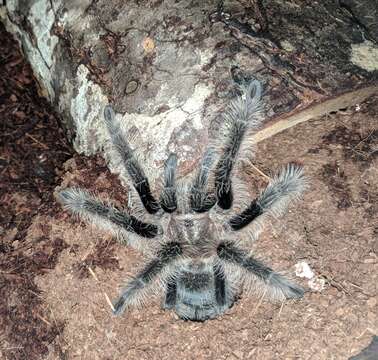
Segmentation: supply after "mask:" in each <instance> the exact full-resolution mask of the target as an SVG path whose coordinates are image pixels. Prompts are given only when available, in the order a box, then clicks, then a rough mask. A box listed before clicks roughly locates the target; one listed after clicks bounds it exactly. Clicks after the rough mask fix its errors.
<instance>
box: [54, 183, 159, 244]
mask: <svg viewBox="0 0 378 360" xmlns="http://www.w3.org/2000/svg"><path fill="white" fill-rule="evenodd" d="M59 200H60V201H61V203H62V204H63V205H64V207H65V208H66V209H67V210H69V211H70V212H71V213H73V214H76V215H78V216H80V217H81V218H83V219H84V220H87V221H90V222H92V223H94V224H95V225H99V226H100V227H104V228H107V229H109V228H114V225H115V226H116V228H119V229H120V230H126V231H128V232H133V233H135V234H137V235H140V236H142V237H145V238H153V237H155V236H156V235H158V234H159V233H160V228H159V227H158V226H157V225H154V224H148V223H145V222H142V221H141V220H138V219H137V218H136V217H134V216H132V215H130V214H127V213H125V212H123V211H120V210H117V209H115V208H114V207H112V206H108V205H105V204H104V203H103V202H102V201H100V200H99V199H97V198H95V197H94V196H92V195H90V194H89V193H88V192H87V191H84V190H81V189H75V188H67V189H64V190H63V191H61V192H60V193H59Z"/></svg>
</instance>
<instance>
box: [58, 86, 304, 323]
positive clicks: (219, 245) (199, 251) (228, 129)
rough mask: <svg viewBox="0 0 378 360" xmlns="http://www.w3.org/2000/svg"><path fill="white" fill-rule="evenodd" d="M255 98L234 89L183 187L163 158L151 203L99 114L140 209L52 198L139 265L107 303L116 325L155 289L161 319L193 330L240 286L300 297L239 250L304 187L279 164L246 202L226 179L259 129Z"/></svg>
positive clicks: (236, 184) (83, 198) (130, 153)
mask: <svg viewBox="0 0 378 360" xmlns="http://www.w3.org/2000/svg"><path fill="white" fill-rule="evenodd" d="M261 95H262V87H261V84H260V82H258V81H257V80H253V81H250V82H248V83H247V82H246V83H244V84H242V85H239V92H238V95H237V96H236V97H235V98H234V99H233V100H232V101H231V103H230V105H229V106H228V107H227V108H226V110H225V112H224V114H223V116H222V122H221V124H220V126H219V132H218V135H217V136H216V139H215V140H213V141H210V142H209V145H208V148H207V150H206V152H205V154H204V156H203V159H202V161H201V163H200V165H199V167H198V171H197V173H196V175H195V176H194V177H193V178H192V179H189V180H188V179H186V180H185V179H183V180H179V179H176V167H177V157H176V155H175V154H173V153H172V154H170V155H169V157H168V159H167V160H166V162H165V164H164V177H163V181H162V191H161V196H160V198H159V199H158V200H157V198H156V197H155V196H154V195H153V192H152V191H151V188H150V185H149V182H148V179H147V176H146V175H145V172H144V170H143V168H142V166H141V164H140V161H138V160H137V156H136V152H135V151H134V150H133V149H132V148H131V146H130V145H129V143H128V141H127V139H126V137H125V136H124V135H123V134H122V132H121V129H120V127H119V125H118V124H117V122H116V119H115V114H114V112H113V110H112V108H111V107H110V106H109V105H108V106H106V107H105V110H104V118H105V123H106V127H107V130H108V133H109V138H110V142H111V146H112V149H113V151H114V154H115V155H116V156H117V157H118V159H119V160H120V161H121V163H122V165H123V168H124V171H125V175H126V177H127V178H128V181H131V183H132V186H131V190H130V192H131V196H132V197H133V196H134V197H139V200H140V202H141V204H143V207H142V206H140V205H139V207H138V206H135V204H134V205H133V206H132V207H131V210H127V211H126V210H119V209H116V208H115V207H113V206H112V205H110V204H105V203H104V202H102V201H101V200H99V199H98V198H96V197H95V196H93V195H91V194H90V193H88V192H86V191H85V190H82V189H78V188H67V189H65V190H63V191H61V192H60V193H59V198H60V201H61V202H62V204H63V205H64V206H65V208H66V209H68V210H69V211H70V212H72V213H74V214H76V215H78V216H79V217H81V218H83V219H85V220H87V221H90V222H92V223H94V224H96V225H98V226H100V227H103V228H106V229H108V230H111V231H113V232H114V233H116V235H118V239H119V240H120V241H121V243H127V244H128V245H130V246H132V247H134V248H136V249H138V250H141V251H142V252H143V253H145V254H147V255H148V257H149V258H148V262H147V264H146V265H145V267H144V268H143V269H141V270H140V271H139V272H138V273H137V275H136V276H135V277H134V278H133V279H132V280H131V281H130V282H129V283H128V284H127V285H126V287H125V288H124V289H123V291H122V292H121V294H120V297H119V299H118V300H117V301H116V302H115V303H114V313H115V314H116V315H118V314H121V313H123V311H124V310H125V309H126V308H128V307H129V306H131V305H135V304H139V303H140V302H141V301H143V300H144V299H145V298H147V297H148V296H150V295H151V292H153V291H155V292H157V291H159V290H162V289H163V290H164V291H165V299H164V302H163V307H164V308H165V309H174V310H175V312H176V313H177V314H178V316H179V317H180V318H182V319H188V320H196V321H204V320H206V319H212V318H215V317H217V316H218V315H220V314H222V313H224V312H225V310H226V309H228V308H230V307H231V306H232V305H233V303H234V301H235V300H236V298H237V297H238V295H239V294H240V288H241V286H242V285H243V286H244V288H247V289H251V290H252V291H254V292H256V291H258V292H260V293H261V294H263V296H265V295H266V296H268V297H270V298H271V299H273V300H279V301H283V300H284V299H289V298H300V297H302V296H303V294H304V290H303V289H302V288H301V287H300V286H298V285H296V284H295V283H293V282H291V281H290V280H289V279H287V278H286V277H284V276H283V275H281V274H279V273H277V272H275V271H273V270H272V269H271V268H270V267H268V266H266V265H264V264H263V263H262V262H260V261H259V260H257V259H256V258H255V257H254V256H253V255H251V254H250V253H249V251H247V250H245V247H246V246H248V245H251V243H252V242H253V241H254V240H255V239H256V238H257V237H258V235H259V233H260V231H261V225H262V223H263V221H264V220H266V219H267V217H268V218H270V219H273V220H274V219H275V218H276V217H277V216H279V215H282V214H283V212H284V210H285V209H286V208H287V205H288V204H289V203H290V202H291V201H292V200H294V199H297V198H298V197H300V195H301V193H302V192H303V190H304V189H305V185H306V183H305V179H304V176H303V171H302V168H301V167H300V166H299V165H297V164H288V165H287V166H285V167H283V168H282V169H281V171H280V172H278V174H277V175H275V176H274V177H273V178H272V179H271V181H270V182H269V184H268V185H267V187H266V188H265V189H264V190H263V191H262V192H261V193H260V195H258V196H257V197H256V198H255V199H254V200H249V199H248V198H249V196H248V195H247V194H248V192H247V189H246V185H247V184H243V181H242V180H241V179H240V178H239V177H238V175H237V171H236V169H237V168H238V167H239V166H240V164H241V160H244V161H245V160H248V159H250V158H251V149H252V144H251V143H250V139H251V134H253V132H254V131H256V129H257V128H258V127H259V125H260V124H261V122H262V120H263V106H262V102H261ZM135 200H137V199H135Z"/></svg>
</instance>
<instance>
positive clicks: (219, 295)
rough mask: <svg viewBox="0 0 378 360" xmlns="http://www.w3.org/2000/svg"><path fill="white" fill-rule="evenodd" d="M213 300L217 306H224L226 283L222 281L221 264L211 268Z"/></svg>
mask: <svg viewBox="0 0 378 360" xmlns="http://www.w3.org/2000/svg"><path fill="white" fill-rule="evenodd" d="M213 271H214V287H215V298H216V301H217V304H218V305H219V306H224V305H225V304H226V281H225V279H224V272H223V267H222V265H221V264H216V265H214V266H213Z"/></svg>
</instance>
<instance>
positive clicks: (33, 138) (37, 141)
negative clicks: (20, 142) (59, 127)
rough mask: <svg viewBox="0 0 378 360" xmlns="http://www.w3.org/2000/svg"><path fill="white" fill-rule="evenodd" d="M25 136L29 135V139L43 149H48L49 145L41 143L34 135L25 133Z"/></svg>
mask: <svg viewBox="0 0 378 360" xmlns="http://www.w3.org/2000/svg"><path fill="white" fill-rule="evenodd" d="M25 135H26V136H27V137H29V138H30V139H32V140H33V141H34V142H35V143H37V144H38V145H41V146H42V147H43V148H44V149H45V150H48V149H49V147H48V146H47V145H45V144H43V143H41V142H40V141H39V140H38V139H36V138H35V137H34V136H32V135H30V134H29V133H26V134H25Z"/></svg>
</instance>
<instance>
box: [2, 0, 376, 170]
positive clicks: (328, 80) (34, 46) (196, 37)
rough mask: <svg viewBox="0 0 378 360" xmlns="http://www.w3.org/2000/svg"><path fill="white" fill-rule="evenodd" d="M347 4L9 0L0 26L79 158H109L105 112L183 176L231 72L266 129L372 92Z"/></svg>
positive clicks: (369, 49) (154, 161)
mask: <svg viewBox="0 0 378 360" xmlns="http://www.w3.org/2000/svg"><path fill="white" fill-rule="evenodd" d="M374 2H375V1H366V6H369V9H370V13H371V11H376V9H377V8H376V7H374V6H372V4H373V3H374ZM343 3H344V4H342V5H338V4H336V3H335V2H333V1H327V2H324V3H323V2H322V3H321V4H319V3H314V2H312V1H299V2H298V4H296V2H290V4H288V3H287V2H284V1H282V0H264V1H260V2H247V1H246V2H245V4H244V5H243V1H226V2H224V4H223V3H222V2H219V4H218V6H217V4H216V2H214V1H213V0H209V1H190V2H188V1H186V0H182V1H175V0H167V1H161V0H155V1H138V0H135V1H122V0H98V1H91V0H84V1H75V0H54V1H51V0H7V1H6V6H3V7H2V8H1V18H2V19H3V21H4V23H5V24H6V26H7V28H8V30H9V31H11V32H12V33H13V34H14V35H15V36H16V37H17V39H18V40H19V42H20V44H21V46H22V49H23V52H24V54H25V56H26V57H27V58H28V60H29V62H30V63H31V65H32V67H33V70H34V72H35V75H36V77H37V79H38V80H39V83H40V85H41V89H42V90H43V91H44V93H45V95H46V96H47V97H48V98H49V99H50V101H51V102H52V103H53V104H55V106H56V107H57V109H58V111H59V112H60V113H61V114H62V117H63V120H64V122H65V126H66V128H67V132H68V135H69V136H71V137H72V139H73V143H74V146H75V149H76V150H77V151H78V152H81V153H84V154H87V155H90V154H94V153H96V152H98V151H99V150H101V149H103V148H105V153H106V152H107V151H106V149H107V135H106V131H105V128H104V124H103V118H102V111H103V108H104V106H105V105H106V104H107V103H108V102H111V103H113V105H114V107H115V110H116V112H117V113H118V117H119V120H120V122H121V124H122V128H123V130H124V131H125V132H127V133H128V134H133V141H132V143H133V145H134V146H136V147H138V148H139V149H142V151H143V154H142V156H143V157H144V160H145V161H146V162H147V165H153V166H159V165H161V164H162V162H163V160H164V159H165V158H166V157H167V154H168V152H169V151H175V152H178V153H179V154H180V159H181V169H182V171H184V173H185V172H189V171H191V170H192V169H193V166H194V165H195V163H196V162H197V160H198V158H199V157H200V155H201V153H202V151H203V148H204V145H205V143H206V137H207V128H208V127H209V124H210V123H211V121H212V120H213V119H214V118H215V117H216V114H217V113H218V112H219V111H220V110H221V109H222V108H223V107H224V106H225V104H226V103H227V101H228V99H229V98H230V97H231V96H232V91H231V89H232V81H231V79H232V76H231V72H232V73H233V75H234V77H235V78H237V77H238V76H242V77H246V78H248V77H257V78H259V79H260V80H261V81H263V83H264V84H265V87H266V96H265V97H266V101H267V102H268V104H269V109H268V117H269V118H278V117H280V116H283V115H284V114H290V113H294V112H298V111H299V110H301V109H303V108H306V107H308V106H309V105H311V104H314V103H316V102H321V101H324V100H327V99H329V98H334V97H337V96H338V95H340V94H343V93H346V92H349V91H353V90H355V89H359V88H361V87H365V88H366V87H371V86H375V84H376V80H377V78H378V75H377V74H378V61H377V58H378V46H377V38H376V37H375V36H376V29H375V27H374V26H375V25H374V23H373V24H370V22H366V21H365V22H363V20H364V19H365V18H363V17H364V16H365V17H366V12H363V11H362V10H361V9H359V13H358V14H360V16H361V17H362V18H360V20H361V19H362V20H361V21H357V20H358V18H357V17H358V14H357V15H356V14H354V13H353V14H352V13H351V11H352V10H350V9H351V8H350V7H353V6H354V3H353V2H349V3H351V4H347V5H348V6H350V7H347V5H346V3H348V2H347V1H345V2H343ZM373 5H374V4H373ZM371 9H373V10H371ZM374 9H375V10H374ZM319 19H321V20H322V21H318V20H319ZM356 19H357V20H356ZM362 23H364V24H365V26H362V25H361V24H362ZM369 26H371V27H372V28H371V31H369ZM232 69H233V71H231V70H232ZM369 91H370V92H369ZM369 91H368V94H370V93H371V92H372V91H371V90H369ZM364 96H365V95H364ZM366 96H367V95H366ZM366 96H365V97H366ZM352 98H353V97H352ZM352 98H351V99H352ZM357 100H360V99H359V98H358V97H356V101H357ZM350 102H353V100H350ZM344 105H345V104H342V105H340V106H344ZM335 106H336V108H337V106H338V105H335ZM115 167H116V165H115V164H113V170H116V169H115Z"/></svg>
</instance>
